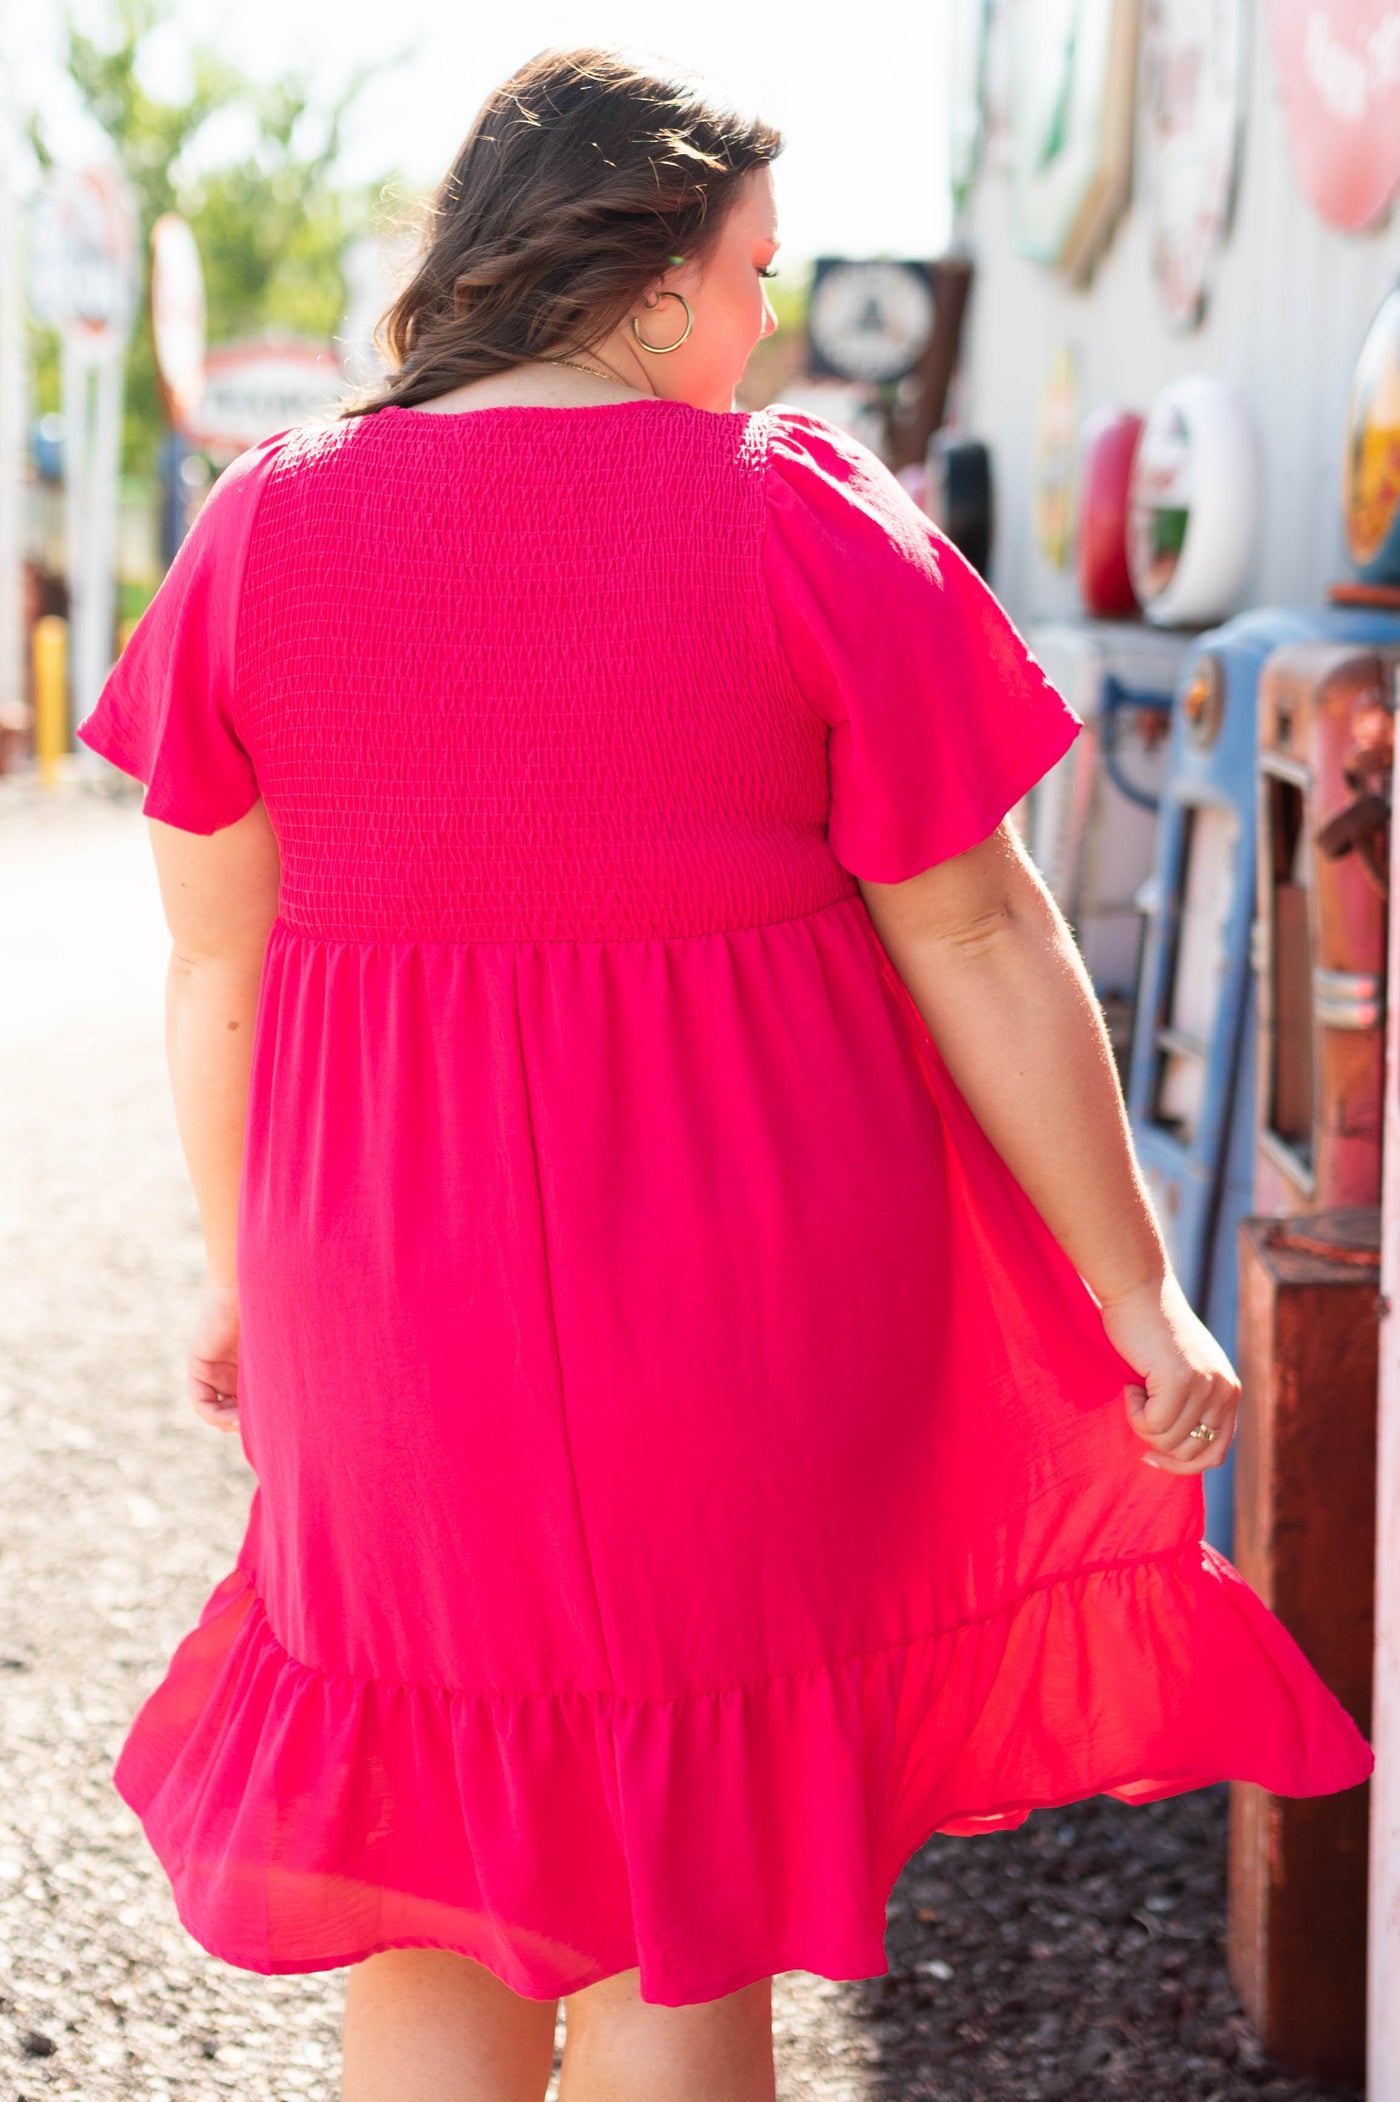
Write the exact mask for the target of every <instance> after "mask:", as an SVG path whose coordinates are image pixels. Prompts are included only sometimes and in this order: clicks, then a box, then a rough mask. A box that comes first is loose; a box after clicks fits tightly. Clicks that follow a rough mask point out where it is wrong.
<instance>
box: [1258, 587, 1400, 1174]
mask: <svg viewBox="0 0 1400 2102" xmlns="http://www.w3.org/2000/svg"><path fill="white" fill-rule="evenodd" d="M1397 666H1400V623H1397V631H1396V638H1395V641H1394V642H1393V643H1391V644H1389V645H1377V646H1376V647H1374V648H1359V647H1357V646H1355V645H1347V644H1344V643H1338V642H1308V643H1293V644H1290V645H1288V646H1287V647H1285V648H1283V649H1280V650H1278V651H1276V652H1275V653H1274V655H1273V656H1272V657H1270V659H1269V660H1268V662H1267V663H1266V664H1265V666H1264V669H1263V673H1262V675H1261V678H1260V682H1259V815H1258V823H1259V856H1258V877H1259V895H1258V913H1259V916H1258V919H1257V920H1256V922H1255V942H1256V951H1255V967H1256V971H1257V998H1258V1031H1257V1066H1256V1079H1255V1118H1256V1134H1257V1152H1256V1157H1255V1169H1254V1209H1255V1210H1256V1211H1257V1212H1260V1213H1267V1214H1270V1215H1278V1214H1281V1213H1294V1212H1303V1211H1309V1212H1311V1211H1318V1210H1322V1209H1325V1208H1329V1207H1333V1206H1337V1205H1374V1204H1379V1203H1380V1195H1381V1117H1382V1105H1383V1094H1384V1086H1385V949H1386V885H1387V856H1388V848H1389V824H1390V775H1391V770H1392V767H1393V764H1394V752H1395V717H1394V698H1393V696H1394V684H1393V682H1394V676H1395V671H1396V667H1397Z"/></svg>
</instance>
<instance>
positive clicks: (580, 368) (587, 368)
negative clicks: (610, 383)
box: [542, 358, 617, 380]
mask: <svg viewBox="0 0 1400 2102" xmlns="http://www.w3.org/2000/svg"><path fill="white" fill-rule="evenodd" d="M542 362H543V363H544V364H546V365H572V366H573V368H574V370H575V372H591V373H592V375H593V377H594V379H595V380H615V379H616V378H617V374H616V373H615V372H607V371H603V372H599V370H598V368H597V367H596V366H595V365H580V363H579V361H578V359H577V358H545V359H543V360H542Z"/></svg>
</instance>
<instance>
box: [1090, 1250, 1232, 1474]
mask: <svg viewBox="0 0 1400 2102" xmlns="http://www.w3.org/2000/svg"><path fill="white" fill-rule="evenodd" d="M1100 1312H1101V1313H1102V1316H1103V1325H1104V1332H1105V1334H1106V1335H1107V1337H1108V1339H1109V1341H1110V1343H1112V1345H1113V1347H1114V1349H1115V1350H1117V1351H1118V1352H1119V1353H1120V1354H1121V1355H1122V1356H1123V1357H1125V1358H1126V1359H1127V1361H1128V1363H1129V1364H1130V1365H1135V1366H1136V1367H1137V1368H1138V1370H1139V1372H1140V1374H1141V1376H1142V1383H1141V1385H1130V1386H1127V1387H1125V1388H1124V1389H1123V1399H1124V1402H1125V1403H1126V1405H1127V1410H1128V1421H1129V1422H1130V1423H1131V1425H1132V1427H1133V1429H1134V1430H1135V1431H1136V1432H1137V1434H1138V1436H1139V1437H1140V1438H1141V1439H1143V1441H1144V1442H1145V1443H1146V1444H1148V1445H1150V1446H1151V1447H1152V1450H1151V1452H1148V1453H1144V1455H1143V1459H1144V1460H1145V1462H1146V1464H1147V1465H1148V1466H1149V1467H1160V1468H1161V1469H1162V1470H1163V1472H1164V1473H1167V1474H1201V1473H1204V1471H1205V1469H1206V1468H1207V1467H1219V1466H1220V1465H1221V1464H1222V1462H1223V1461H1224V1458H1225V1455H1226V1454H1227V1453H1228V1452H1229V1450H1230V1445H1231V1442H1232V1440H1233V1438H1234V1435H1235V1418H1236V1412H1237V1411H1238V1408H1239V1402H1240V1381H1239V1379H1238V1377H1237V1375H1236V1372H1235V1368H1234V1366H1233V1365H1232V1364H1231V1363H1230V1360H1229V1358H1228V1357H1227V1356H1226V1354H1225V1352H1224V1351H1223V1350H1222V1349H1221V1347H1220V1345H1219V1343H1217V1342H1216V1340H1215V1337H1214V1336H1213V1335H1212V1334H1211V1332H1210V1330H1209V1329H1208V1328H1207V1327H1206V1326H1205V1323H1204V1322H1203V1321H1201V1320H1200V1319H1199V1318H1198V1317H1197V1315H1196V1313H1195V1312H1194V1310H1193V1309H1192V1307H1191V1306H1190V1305H1189V1304H1188V1302H1187V1299H1186V1295H1185V1293H1184V1292H1183V1291H1182V1289H1181V1286H1180V1284H1179V1283H1178V1282H1177V1279H1176V1277H1175V1276H1174V1275H1171V1274H1168V1276H1167V1277H1165V1278H1164V1279H1163V1280H1162V1281H1161V1282H1160V1283H1157V1282H1154V1283H1152V1284H1147V1285H1139V1286H1138V1287H1137V1288H1136V1289H1135V1290H1133V1291H1131V1292H1126V1293H1125V1294H1124V1295H1123V1297H1122V1298H1121V1299H1115V1300H1110V1301H1108V1302H1107V1303H1106V1304H1104V1305H1103V1306H1102V1307H1101V1309H1100ZM1200 1424H1206V1425H1208V1426H1209V1428H1210V1429H1211V1430H1213V1431H1214V1432H1215V1436H1214V1438H1193V1437H1192V1436H1191V1432H1192V1431H1193V1430H1194V1429H1196V1427H1197V1426H1198V1425H1200Z"/></svg>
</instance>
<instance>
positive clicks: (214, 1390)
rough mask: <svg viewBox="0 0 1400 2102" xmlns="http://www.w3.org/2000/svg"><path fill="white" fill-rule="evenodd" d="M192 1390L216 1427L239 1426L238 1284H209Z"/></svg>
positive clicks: (199, 1410) (192, 1362)
mask: <svg viewBox="0 0 1400 2102" xmlns="http://www.w3.org/2000/svg"><path fill="white" fill-rule="evenodd" d="M189 1394H190V1400H191V1401H192V1402H193V1403H194V1408H195V1413H196V1415H199V1416H202V1417H203V1418H204V1421H205V1422H206V1423H210V1424H212V1425H213V1427H214V1429H215V1430H216V1431H236V1430H237V1429H238V1287H237V1286H236V1285H214V1284H208V1285H206V1286H205V1287H204V1299H203V1302H202V1304H201V1306H200V1309H199V1318H198V1320H197V1321H196V1322H195V1330H194V1338H193V1341H192V1342H191V1345H190V1357H189Z"/></svg>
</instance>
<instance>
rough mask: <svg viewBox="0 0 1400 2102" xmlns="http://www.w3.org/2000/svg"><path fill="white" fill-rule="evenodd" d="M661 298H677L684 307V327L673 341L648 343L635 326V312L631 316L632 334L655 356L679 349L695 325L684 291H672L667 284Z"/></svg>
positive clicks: (636, 318) (643, 347)
mask: <svg viewBox="0 0 1400 2102" xmlns="http://www.w3.org/2000/svg"><path fill="white" fill-rule="evenodd" d="M661 298H662V299H678V300H679V301H680V303H681V305H682V306H683V307H684V308H685V327H684V328H683V329H682V330H681V332H680V334H679V335H678V336H677V338H676V340H675V342H674V343H648V342H647V341H646V340H645V339H644V337H643V336H642V333H641V330H640V329H639V328H638V327H637V321H638V316H637V315H636V314H634V315H633V316H632V333H633V335H634V336H635V337H636V338H637V341H638V342H639V343H640V344H641V346H642V349H643V350H649V351H651V352H653V353H654V355H655V356H657V357H664V356H665V355H666V353H667V351H668V350H679V349H680V347H681V345H682V343H684V341H685V339H686V337H687V336H688V335H689V334H690V331H691V330H692V329H693V328H694V326H695V316H694V315H693V314H692V313H691V311H690V301H689V300H688V299H687V298H686V296H685V294H684V292H673V291H672V290H671V288H670V286H669V285H668V286H667V287H666V290H665V291H664V292H663V293H662V294H661ZM658 304H659V301H658Z"/></svg>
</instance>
